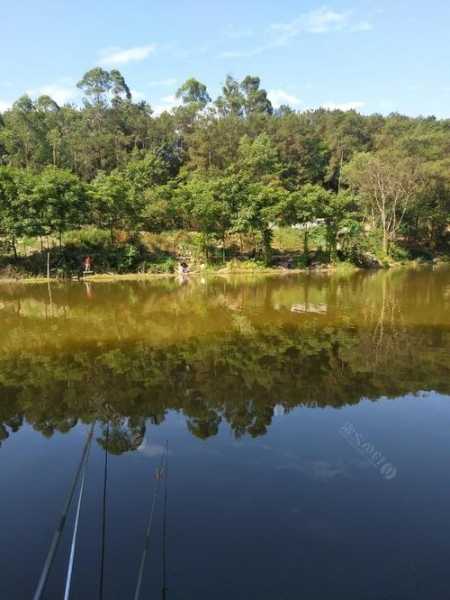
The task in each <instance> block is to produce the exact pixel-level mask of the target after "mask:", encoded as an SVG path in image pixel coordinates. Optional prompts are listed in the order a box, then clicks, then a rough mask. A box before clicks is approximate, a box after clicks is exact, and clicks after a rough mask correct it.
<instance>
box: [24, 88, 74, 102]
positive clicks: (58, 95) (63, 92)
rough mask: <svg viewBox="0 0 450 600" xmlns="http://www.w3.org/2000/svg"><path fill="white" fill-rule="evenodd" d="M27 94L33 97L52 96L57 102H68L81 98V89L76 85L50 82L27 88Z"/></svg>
mask: <svg viewBox="0 0 450 600" xmlns="http://www.w3.org/2000/svg"><path fill="white" fill-rule="evenodd" d="M27 94H28V95H29V96H32V97H36V96H50V98H53V100H54V101H55V102H56V103H57V104H60V105H62V104H66V103H67V102H70V101H71V100H76V99H77V98H79V95H80V94H79V91H78V90H77V88H76V87H75V86H71V85H64V84H60V83H49V84H48V85H43V86H41V87H39V88H35V89H32V90H27Z"/></svg>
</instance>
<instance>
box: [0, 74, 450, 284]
mask: <svg viewBox="0 0 450 600" xmlns="http://www.w3.org/2000/svg"><path fill="white" fill-rule="evenodd" d="M78 87H79V88H80V90H81V92H82V94H83V101H82V105H81V106H77V105H72V104H66V105H64V106H59V105H58V104H57V103H56V102H55V101H54V100H53V99H52V98H51V97H49V96H40V97H38V98H37V99H35V100H33V99H31V98H30V97H29V96H26V95H25V96H22V97H21V98H19V99H18V100H17V101H16V102H15V103H14V104H13V105H12V107H11V108H10V109H9V110H6V111H5V112H3V113H2V114H0V257H1V258H0V271H2V272H3V273H5V272H6V271H7V272H17V273H30V274H36V275H37V274H40V273H43V272H44V271H45V260H44V257H45V256H47V255H49V253H51V266H52V272H55V273H71V272H72V271H73V270H74V269H76V268H77V265H79V264H80V260H82V257H83V256H84V255H86V254H89V255H91V256H93V259H94V267H95V268H96V270H98V271H115V272H117V271H119V272H125V271H130V272H132V271H140V272H152V271H158V270H161V271H171V270H173V269H174V266H175V264H176V262H175V261H176V260H177V259H179V258H180V257H184V258H186V257H187V258H188V259H190V260H192V261H195V260H198V261H201V262H204V263H206V264H208V263H210V264H221V263H223V262H225V261H227V260H229V259H236V260H241V261H244V260H246V261H254V262H255V264H261V265H274V264H277V260H278V261H279V259H280V255H283V253H284V255H289V247H288V246H289V244H287V245H286V244H284V245H283V239H284V238H285V237H287V238H288V239H290V240H292V239H293V238H294V239H295V243H294V244H292V243H291V246H292V247H293V248H294V249H295V252H293V253H292V252H291V255H292V256H291V259H292V260H291V259H290V262H289V266H295V267H308V266H310V265H312V264H317V263H335V262H337V261H348V262H351V263H353V264H356V265H359V266H367V265H369V264H378V265H383V264H389V261H406V260H410V259H417V258H420V259H425V260H431V259H434V258H436V257H445V256H446V255H447V254H448V251H449V238H450V120H448V119H447V120H439V119H437V118H435V117H433V116H430V117H417V118H412V117H407V116H403V115H400V114H390V115H389V116H383V115H380V114H373V115H370V116H365V115H362V114H359V113H358V112H356V111H353V110H350V111H346V112H344V111H341V110H325V109H323V108H320V109H316V110H307V111H303V112H299V111H294V110H293V109H291V108H290V107H289V106H280V107H278V108H276V109H274V107H273V106H272V104H271V102H270V99H269V95H268V93H267V91H266V90H265V89H264V88H263V87H262V86H261V81H260V78H259V77H256V76H250V75H249V76H247V77H245V78H244V79H243V80H242V81H237V80H236V79H234V78H233V77H232V76H230V75H229V76H227V77H226V79H225V82H224V84H223V88H222V92H221V94H220V95H219V96H218V97H217V98H215V99H212V98H211V96H210V95H209V93H208V90H207V87H206V86H205V85H204V84H203V83H201V82H200V81H198V80H196V79H194V78H192V79H189V80H187V81H186V82H185V83H184V84H183V85H182V86H181V87H180V88H179V89H178V91H177V98H178V100H179V104H178V105H177V106H176V107H175V108H173V109H171V110H168V111H165V112H162V113H161V114H155V113H154V112H153V111H152V108H151V105H150V104H149V103H147V102H144V101H134V100H133V97H132V93H131V91H130V88H129V87H128V84H127V82H126V81H125V79H124V77H123V75H122V74H121V73H120V72H119V71H118V70H115V69H113V70H111V71H107V70H104V69H102V68H99V67H96V68H93V69H91V70H90V71H88V72H87V73H86V74H85V75H84V76H83V77H82V79H81V80H80V81H79V83H78ZM284 234H285V235H284ZM275 238H277V239H278V242H277V244H276V246H277V248H276V252H275V251H274V239H275ZM149 240H150V241H151V243H150V242H149ZM280 240H281V241H280ZM297 246H298V247H297ZM278 264H279V263H278Z"/></svg>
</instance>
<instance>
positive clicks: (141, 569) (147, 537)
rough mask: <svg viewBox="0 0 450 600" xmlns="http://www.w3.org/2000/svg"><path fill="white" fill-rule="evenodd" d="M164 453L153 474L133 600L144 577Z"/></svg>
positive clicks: (163, 475) (162, 475) (135, 598)
mask: <svg viewBox="0 0 450 600" xmlns="http://www.w3.org/2000/svg"><path fill="white" fill-rule="evenodd" d="M164 458H165V456H164V453H163V454H162V456H161V461H160V463H159V467H158V468H157V470H156V472H155V476H156V484H155V489H154V491H153V500H152V506H151V509H150V516H149V519H148V524H147V531H146V534H145V542H144V550H143V552H142V557H141V563H140V566H139V574H138V580H137V584H136V591H135V593H134V600H139V596H140V594H141V586H142V579H143V577H144V567H145V561H146V558H147V553H148V548H149V545H150V535H151V532H152V526H153V515H154V512H155V506H156V501H157V499H158V495H159V489H160V487H161V478H162V477H165V473H164V469H163V466H164Z"/></svg>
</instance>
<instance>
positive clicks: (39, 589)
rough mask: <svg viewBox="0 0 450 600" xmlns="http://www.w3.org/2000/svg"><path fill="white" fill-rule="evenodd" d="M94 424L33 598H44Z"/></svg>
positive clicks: (35, 599) (36, 599) (37, 599)
mask: <svg viewBox="0 0 450 600" xmlns="http://www.w3.org/2000/svg"><path fill="white" fill-rule="evenodd" d="M94 426H95V422H94V423H92V426H91V429H90V430H89V433H88V436H87V439H86V442H85V445H84V448H83V453H82V455H81V460H80V463H79V465H78V468H77V470H76V472H75V476H74V478H73V481H72V485H71V487H70V491H69V494H68V496H67V499H66V503H65V505H64V508H63V510H62V513H61V516H60V519H59V522H58V525H57V527H56V530H55V532H54V534H53V538H52V541H51V544H50V548H49V551H48V554H47V558H46V559H45V563H44V567H43V569H42V572H41V576H40V578H39V582H38V585H37V587H36V591H35V592H34V596H33V600H40V598H42V594H43V593H44V590H45V586H46V585H47V581H48V577H49V574H50V569H51V567H52V564H53V561H54V559H55V555H56V551H57V549H58V545H59V542H60V540H61V535H62V532H63V530H64V525H65V523H66V519H67V513H68V512H69V508H70V505H71V504H72V499H73V496H74V494H75V489H76V486H77V483H78V479H79V477H80V473H81V470H82V468H83V465H84V462H85V459H86V456H87V453H88V451H89V448H90V445H91V442H92V435H93V433H94Z"/></svg>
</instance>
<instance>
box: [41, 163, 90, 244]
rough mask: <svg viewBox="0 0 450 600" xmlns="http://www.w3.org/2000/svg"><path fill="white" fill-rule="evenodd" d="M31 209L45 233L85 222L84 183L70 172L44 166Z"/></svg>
mask: <svg viewBox="0 0 450 600" xmlns="http://www.w3.org/2000/svg"><path fill="white" fill-rule="evenodd" d="M33 197H34V198H33V205H34V210H35V212H36V213H37V214H38V216H39V217H38V218H39V222H40V224H41V226H42V227H43V229H44V231H45V233H46V234H54V233H56V234H57V235H58V239H59V245H60V247H61V244H62V234H63V233H64V232H65V231H67V230H68V229H73V228H77V227H79V226H80V225H81V224H82V223H83V222H85V221H86V219H87V217H88V215H87V214H86V210H87V205H86V195H85V189H84V186H83V184H82V183H81V182H80V180H79V179H78V177H77V176H76V175H74V174H73V173H71V172H70V171H67V170H64V169H58V168H56V167H47V168H46V169H44V170H43V171H42V173H41V174H40V175H39V177H38V178H37V182H36V186H35V189H34V194H33Z"/></svg>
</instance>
